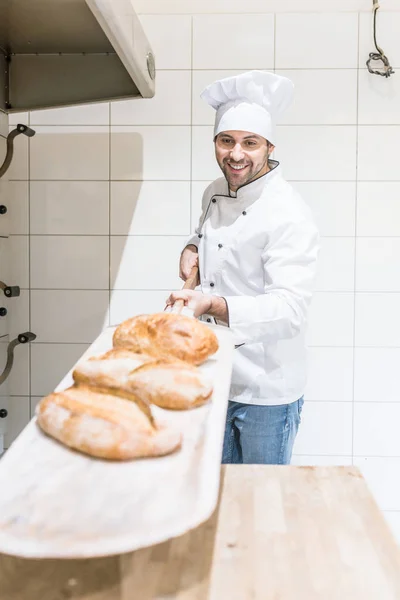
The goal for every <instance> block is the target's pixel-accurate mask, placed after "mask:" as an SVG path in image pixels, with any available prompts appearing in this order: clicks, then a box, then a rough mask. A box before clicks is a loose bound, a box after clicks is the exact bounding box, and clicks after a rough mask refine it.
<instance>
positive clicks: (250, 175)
mask: <svg viewBox="0 0 400 600" xmlns="http://www.w3.org/2000/svg"><path fill="white" fill-rule="evenodd" d="M268 159H269V156H268V155H267V156H266V158H265V161H264V162H263V163H262V165H261V166H260V167H258V168H257V167H256V168H254V165H253V163H250V164H249V165H248V166H249V168H248V169H246V176H245V177H244V178H243V179H240V178H239V177H235V174H234V173H232V171H231V170H230V168H229V165H228V162H229V161H228V160H225V161H224V162H223V165H222V172H223V174H224V176H225V179H226V180H227V182H228V183H229V184H231V185H233V186H235V187H236V186H238V187H242V186H243V185H245V184H246V183H249V182H250V181H253V179H257V177H258V176H259V174H260V173H261V172H262V171H263V170H264V169H265V167H266V166H267V165H268ZM233 164H237V165H238V166H239V165H241V164H243V163H233ZM268 170H269V169H267V170H266V171H265V172H267V171H268ZM239 174H240V171H239Z"/></svg>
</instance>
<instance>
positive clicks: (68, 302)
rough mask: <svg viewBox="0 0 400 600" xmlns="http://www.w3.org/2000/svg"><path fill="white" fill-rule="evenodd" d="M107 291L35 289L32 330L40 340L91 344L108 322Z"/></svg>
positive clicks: (32, 296) (32, 293) (32, 304)
mask: <svg viewBox="0 0 400 600" xmlns="http://www.w3.org/2000/svg"><path fill="white" fill-rule="evenodd" d="M108 297H109V293H108V291H92V290H84V291H81V290H79V291H76V290H33V291H32V292H31V319H32V331H33V332H34V333H36V335H37V341H38V342H52V343H74V344H80V343H82V344H90V343H92V342H93V341H94V340H95V339H96V337H97V336H98V335H99V333H100V332H101V331H102V330H103V327H104V326H105V325H107V324H108Z"/></svg>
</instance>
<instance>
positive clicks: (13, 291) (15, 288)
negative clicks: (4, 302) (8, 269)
mask: <svg viewBox="0 0 400 600" xmlns="http://www.w3.org/2000/svg"><path fill="white" fill-rule="evenodd" d="M0 290H3V292H4V295H5V296H7V298H14V296H19V295H20V293H21V290H20V287H19V285H11V286H10V285H7V284H6V283H4V281H0Z"/></svg>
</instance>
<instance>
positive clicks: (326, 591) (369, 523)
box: [0, 465, 400, 600]
mask: <svg viewBox="0 0 400 600" xmlns="http://www.w3.org/2000/svg"><path fill="white" fill-rule="evenodd" d="M222 470H223V472H222V485H221V495H220V503H219V506H218V508H217V510H216V511H215V513H214V515H213V516H212V518H211V519H210V520H209V521H207V522H206V523H204V524H203V525H202V526H201V527H198V528H197V529H195V530H193V531H191V532H189V533H187V534H185V535H183V536H181V537H179V538H176V539H173V540H170V541H169V542H166V543H164V544H159V545H157V546H153V547H151V548H145V549H143V550H139V551H137V552H134V553H131V554H125V555H121V556H114V557H108V558H102V559H92V560H82V561H73V560H71V561H69V560H68V561H61V560H40V561H39V560H24V559H21V558H14V557H11V556H5V555H1V556H0V600H65V599H70V598H72V599H74V600H250V599H251V600H399V599H400V549H399V547H398V546H397V545H396V542H395V540H394V538H393V536H392V534H391V532H390V530H389V528H388V526H387V524H386V522H385V520H384V517H383V515H382V514H381V513H380V511H379V509H378V508H377V506H376V504H375V501H374V500H373V498H372V496H371V493H370V492H369V490H368V488H367V486H366V483H365V481H364V479H363V477H362V476H361V474H360V472H359V470H358V469H357V468H355V467H277V466H264V465H254V466H253V465H251V466H246V465H229V466H228V467H223V469H222Z"/></svg>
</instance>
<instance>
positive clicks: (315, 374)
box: [305, 348, 353, 402]
mask: <svg viewBox="0 0 400 600" xmlns="http://www.w3.org/2000/svg"><path fill="white" fill-rule="evenodd" d="M308 363H309V367H308V383H307V389H306V393H305V398H306V400H316V401H330V402H345V401H346V402H351V401H352V399H353V348H309V350H308ZM338 373H340V377H338Z"/></svg>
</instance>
